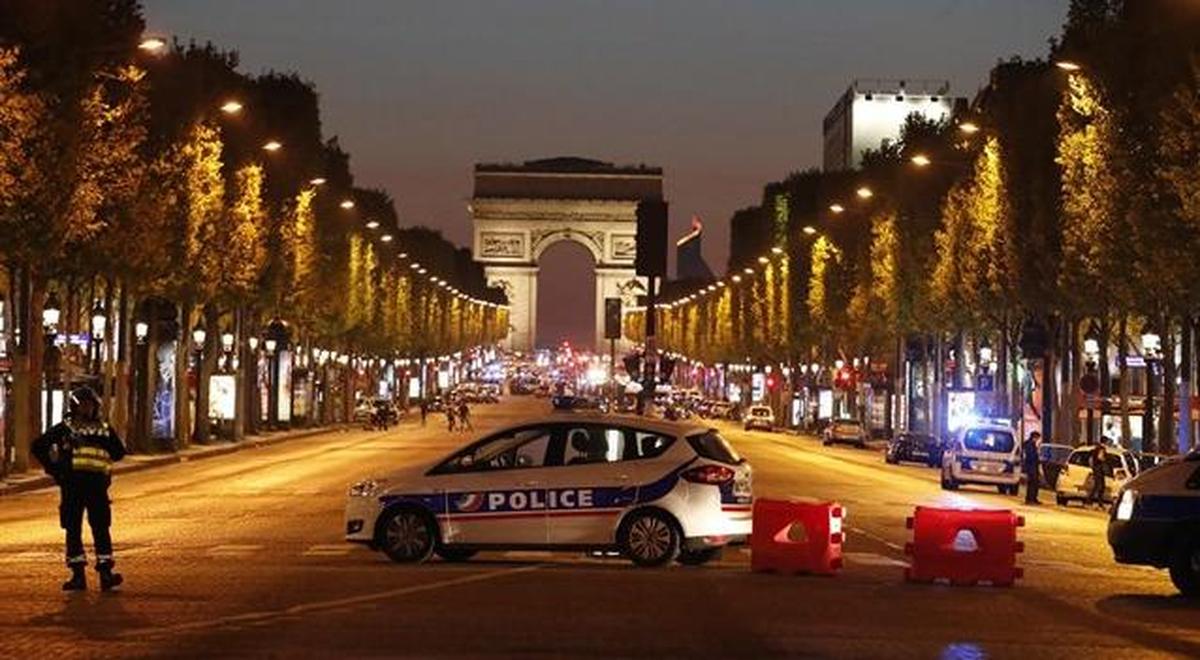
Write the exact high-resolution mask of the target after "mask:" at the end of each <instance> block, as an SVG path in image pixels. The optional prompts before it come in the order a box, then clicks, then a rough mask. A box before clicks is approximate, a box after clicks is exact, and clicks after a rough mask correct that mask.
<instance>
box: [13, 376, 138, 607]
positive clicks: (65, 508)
mask: <svg viewBox="0 0 1200 660" xmlns="http://www.w3.org/2000/svg"><path fill="white" fill-rule="evenodd" d="M81 397H82V398H91V399H92V404H91V405H92V408H93V410H95V411H98V410H99V401H98V400H96V398H95V397H96V395H95V394H94V393H90V391H89V392H88V393H85V394H80V393H78V392H75V393H72V395H71V398H72V410H73V413H72V414H71V415H70V416H69V419H68V420H67V421H64V422H61V423H59V424H55V425H54V426H52V427H51V428H50V430H48V431H46V433H44V434H43V435H42V436H41V437H39V438H38V439H37V440H35V441H34V443H33V448H32V449H33V455H34V457H36V458H37V460H38V462H40V463H41V464H42V467H43V468H45V470H46V472H47V473H48V474H49V475H50V476H51V477H53V478H54V481H55V483H57V484H58V486H59V488H60V489H61V494H62V501H61V503H60V504H59V522H60V524H61V525H62V528H63V529H65V530H66V532H67V567H68V568H70V569H71V572H72V577H71V579H70V580H68V581H67V582H66V583H65V584H63V589H65V590H75V589H84V588H86V581H85V578H84V568H85V567H86V566H87V554H86V552H85V551H84V548H83V514H84V512H85V511H86V512H87V519H88V525H89V526H90V527H91V528H92V540H93V541H94V542H95V549H96V571H97V572H98V573H99V574H100V586H101V588H102V589H106V590H107V589H110V588H112V587H114V586H116V585H118V584H120V583H121V576H120V575H119V574H116V573H113V570H112V569H113V563H114V562H113V548H112V537H111V536H110V534H109V526H110V525H111V524H112V506H111V502H110V500H109V498H108V485H109V482H110V481H111V479H112V478H111V476H110V473H111V470H112V464H113V462H114V461H119V460H121V459H122V458H124V457H125V445H124V443H122V442H121V439H120V438H119V437H117V434H116V433H115V432H114V431H113V430H112V428H110V427H109V426H108V424H106V423H104V422H103V421H100V420H99V418H98V417H99V416H98V415H93V416H92V417H93V418H92V419H83V417H84V415H80V414H79V413H78V408H79V407H81V406H80V405H79V399H80V398H81Z"/></svg>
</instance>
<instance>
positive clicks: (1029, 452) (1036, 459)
mask: <svg viewBox="0 0 1200 660" xmlns="http://www.w3.org/2000/svg"><path fill="white" fill-rule="evenodd" d="M1039 437H1041V436H1035V435H1033V434H1032V433H1031V434H1030V435H1029V437H1028V438H1026V439H1025V442H1024V443H1022V445H1021V462H1022V464H1023V465H1022V466H1023V467H1024V472H1025V503H1026V504H1037V503H1038V489H1039V488H1040V487H1041V485H1042V482H1041V479H1042V475H1041V474H1040V472H1041V471H1040V470H1039V468H1040V467H1041V457H1040V456H1038V444H1037V439H1038V438H1039Z"/></svg>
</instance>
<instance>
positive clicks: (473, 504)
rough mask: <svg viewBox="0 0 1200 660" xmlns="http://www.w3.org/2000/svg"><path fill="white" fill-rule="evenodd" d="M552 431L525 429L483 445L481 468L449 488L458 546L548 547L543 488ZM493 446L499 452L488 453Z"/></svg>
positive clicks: (452, 534)
mask: <svg viewBox="0 0 1200 660" xmlns="http://www.w3.org/2000/svg"><path fill="white" fill-rule="evenodd" d="M551 431H552V429H551V427H550V426H546V425H534V426H523V427H520V428H516V429H508V430H506V431H502V432H500V433H498V434H496V435H494V436H491V437H489V438H487V439H486V440H484V441H483V442H482V443H480V444H481V446H482V447H483V448H484V449H482V450H481V454H480V464H479V465H476V466H474V467H473V469H471V470H470V471H466V472H463V473H461V474H458V475H455V478H454V479H453V480H452V481H451V482H449V483H446V489H447V493H446V494H447V496H448V498H447V503H448V505H449V512H448V515H447V519H448V522H449V527H450V530H449V531H448V534H447V536H449V537H450V538H453V539H454V541H453V542H454V543H459V544H467V545H488V544H497V545H544V544H545V543H546V510H545V490H544V488H543V486H542V480H543V478H544V473H545V472H546V469H547V468H546V467H545V465H546V459H547V455H548V453H549V449H550V444H551ZM488 447H494V448H495V449H487V448H488Z"/></svg>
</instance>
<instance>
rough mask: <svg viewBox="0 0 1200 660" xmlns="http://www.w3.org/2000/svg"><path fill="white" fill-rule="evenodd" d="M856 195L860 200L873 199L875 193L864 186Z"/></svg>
mask: <svg viewBox="0 0 1200 660" xmlns="http://www.w3.org/2000/svg"><path fill="white" fill-rule="evenodd" d="M854 194H855V195H858V198H859V199H871V198H872V197H874V196H875V192H874V191H872V190H871V189H870V188H868V187H866V186H862V187H861V188H859V189H858V190H855V191H854Z"/></svg>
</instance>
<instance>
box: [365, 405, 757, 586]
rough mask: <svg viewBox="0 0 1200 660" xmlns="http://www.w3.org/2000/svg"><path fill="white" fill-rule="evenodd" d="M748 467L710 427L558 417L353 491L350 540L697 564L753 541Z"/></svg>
mask: <svg viewBox="0 0 1200 660" xmlns="http://www.w3.org/2000/svg"><path fill="white" fill-rule="evenodd" d="M750 478H751V470H750V466H749V465H748V464H747V463H746V461H745V460H744V459H742V458H741V457H739V456H738V455H737V453H736V452H735V451H734V450H733V448H732V447H730V446H729V444H728V443H727V442H726V441H725V439H724V438H722V437H721V436H720V435H719V434H718V433H717V432H716V431H715V430H712V429H710V428H707V427H704V426H695V425H689V424H677V423H670V422H661V421H657V420H656V421H650V420H646V419H642V418H635V417H624V416H618V415H611V416H605V415H595V416H580V415H555V416H551V417H547V418H546V419H543V420H540V421H535V422H529V423H524V424H520V425H517V426H512V427H509V428H506V429H504V430H502V431H499V432H496V433H492V434H490V435H488V436H486V437H484V438H483V439H482V440H478V441H476V442H473V443H471V444H469V445H467V446H466V447H464V448H463V449H461V450H459V451H456V452H454V453H453V454H451V455H450V456H448V457H446V458H444V459H442V460H439V461H437V462H436V463H433V464H432V465H422V466H419V467H417V468H412V469H408V470H402V471H399V472H396V473H394V474H391V475H388V476H386V477H383V478H379V479H368V480H365V481H362V482H359V483H357V484H355V485H354V486H352V487H351V488H350V493H349V498H348V502H347V504H346V540H348V541H352V542H359V543H366V544H368V545H370V546H371V547H373V548H375V549H378V550H382V551H383V552H384V553H385V554H387V555H388V556H389V557H391V558H392V559H393V560H395V561H398V562H419V561H424V560H425V559H427V558H429V556H430V555H431V554H435V553H436V554H437V555H439V556H440V557H442V558H444V559H448V560H464V559H467V558H469V557H470V556H471V555H473V554H475V553H476V552H477V551H479V550H490V549H500V548H506V549H511V548H549V549H581V550H592V549H605V550H609V549H616V550H619V551H621V552H622V553H623V554H624V555H625V556H626V557H628V558H629V559H630V560H632V561H633V562H634V563H635V564H638V565H641V566H657V565H661V564H665V563H667V562H670V561H671V560H674V559H677V560H678V561H679V562H680V563H685V564H701V563H704V562H705V561H708V560H709V559H712V558H713V557H715V556H716V555H717V554H718V553H719V552H720V549H721V548H722V547H723V546H724V545H726V544H729V543H732V542H741V541H744V540H745V539H746V538H747V537H748V536H749V534H750V522H751V503H752V499H751V485H750Z"/></svg>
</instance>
